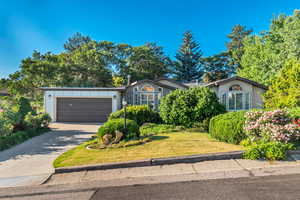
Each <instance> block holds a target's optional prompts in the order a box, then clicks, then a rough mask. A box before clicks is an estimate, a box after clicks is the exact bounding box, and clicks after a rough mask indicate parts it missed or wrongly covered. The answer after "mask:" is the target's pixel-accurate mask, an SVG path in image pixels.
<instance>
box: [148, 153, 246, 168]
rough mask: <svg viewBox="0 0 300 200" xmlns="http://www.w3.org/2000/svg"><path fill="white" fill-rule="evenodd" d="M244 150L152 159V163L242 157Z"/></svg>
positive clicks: (190, 161)
mask: <svg viewBox="0 0 300 200" xmlns="http://www.w3.org/2000/svg"><path fill="white" fill-rule="evenodd" d="M243 153H244V151H231V152H226V153H209V154H200V155H191V156H179V157H170V158H157V159H152V162H151V164H152V165H167V164H178V163H195V162H201V161H208V160H229V159H239V158H242V155H243Z"/></svg>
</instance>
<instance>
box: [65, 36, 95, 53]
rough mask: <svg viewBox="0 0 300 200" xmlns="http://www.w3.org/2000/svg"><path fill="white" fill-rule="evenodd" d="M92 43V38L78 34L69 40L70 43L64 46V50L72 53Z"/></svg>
mask: <svg viewBox="0 0 300 200" xmlns="http://www.w3.org/2000/svg"><path fill="white" fill-rule="evenodd" d="M90 41H91V38H90V37H89V36H84V35H82V34H81V33H78V32H77V33H75V34H74V35H73V36H72V37H70V38H69V39H68V41H67V42H66V43H65V44H64V48H65V50H67V51H69V52H72V51H74V50H76V49H77V48H79V47H81V46H83V45H84V44H87V43H89V42H90Z"/></svg>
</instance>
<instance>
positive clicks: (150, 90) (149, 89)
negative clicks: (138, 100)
mask: <svg viewBox="0 0 300 200" xmlns="http://www.w3.org/2000/svg"><path fill="white" fill-rule="evenodd" d="M141 91H143V92H154V88H153V87H152V86H151V85H144V86H143V87H142V89H141Z"/></svg>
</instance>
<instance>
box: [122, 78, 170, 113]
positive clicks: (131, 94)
mask: <svg viewBox="0 0 300 200" xmlns="http://www.w3.org/2000/svg"><path fill="white" fill-rule="evenodd" d="M145 85H150V86H152V87H153V88H154V93H157V94H159V93H160V98H161V97H163V96H165V95H167V94H168V93H170V92H171V91H172V90H171V89H169V88H164V87H160V86H158V85H156V84H153V83H151V82H143V83H140V84H137V85H135V86H132V87H129V88H127V90H126V92H125V96H126V101H127V102H128V104H130V105H135V104H137V103H136V102H135V100H134V98H135V95H136V94H139V93H140V92H142V91H141V89H142V88H143V87H144V86H145ZM159 88H162V93H161V92H159ZM136 89H137V91H136ZM158 100H159V99H158V98H156V99H155V102H156V103H155V106H156V108H157V107H158V102H159V101H158Z"/></svg>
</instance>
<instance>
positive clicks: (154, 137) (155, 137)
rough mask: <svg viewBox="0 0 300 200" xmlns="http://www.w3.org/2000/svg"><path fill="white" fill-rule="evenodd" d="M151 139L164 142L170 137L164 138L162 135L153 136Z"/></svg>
mask: <svg viewBox="0 0 300 200" xmlns="http://www.w3.org/2000/svg"><path fill="white" fill-rule="evenodd" d="M150 138H151V140H153V141H154V140H164V139H167V138H169V136H162V135H153V136H151V137H150Z"/></svg>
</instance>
